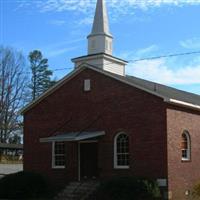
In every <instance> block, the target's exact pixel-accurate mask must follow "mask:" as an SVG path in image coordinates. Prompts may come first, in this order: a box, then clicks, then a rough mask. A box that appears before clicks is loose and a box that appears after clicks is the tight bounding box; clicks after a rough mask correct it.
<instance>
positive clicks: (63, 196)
mask: <svg viewBox="0 0 200 200" xmlns="http://www.w3.org/2000/svg"><path fill="white" fill-rule="evenodd" d="M98 186H99V182H98V181H94V180H91V181H82V182H78V181H77V182H76V181H74V182H71V183H70V184H69V185H67V186H66V187H65V189H64V190H63V191H62V192H60V193H59V194H58V195H57V196H56V197H55V198H54V199H55V200H86V199H87V198H88V197H89V196H90V195H92V194H93V193H94V192H95V190H96V189H97V187H98Z"/></svg>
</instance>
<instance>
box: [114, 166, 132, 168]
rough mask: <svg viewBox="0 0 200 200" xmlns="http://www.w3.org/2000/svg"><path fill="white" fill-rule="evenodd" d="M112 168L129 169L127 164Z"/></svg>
mask: <svg viewBox="0 0 200 200" xmlns="http://www.w3.org/2000/svg"><path fill="white" fill-rule="evenodd" d="M114 169H130V167H129V166H114Z"/></svg>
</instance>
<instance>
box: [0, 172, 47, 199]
mask: <svg viewBox="0 0 200 200" xmlns="http://www.w3.org/2000/svg"><path fill="white" fill-rule="evenodd" d="M45 192H46V183H45V181H44V179H43V177H42V176H41V175H39V174H36V173H33V172H25V171H23V172H18V173H15V174H10V175H7V176H5V177H3V178H2V179H0V198H9V199H27V198H32V197H34V198H37V197H40V196H42V195H43V194H44V193H45Z"/></svg>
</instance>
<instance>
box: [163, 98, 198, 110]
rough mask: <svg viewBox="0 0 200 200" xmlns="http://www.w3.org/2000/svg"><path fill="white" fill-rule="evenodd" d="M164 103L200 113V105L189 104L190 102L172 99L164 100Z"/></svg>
mask: <svg viewBox="0 0 200 200" xmlns="http://www.w3.org/2000/svg"><path fill="white" fill-rule="evenodd" d="M164 102H167V103H169V104H173V105H178V106H181V107H185V108H190V109H193V110H198V111H200V106H199V105H196V104H192V103H188V102H185V101H180V100H177V99H171V98H164Z"/></svg>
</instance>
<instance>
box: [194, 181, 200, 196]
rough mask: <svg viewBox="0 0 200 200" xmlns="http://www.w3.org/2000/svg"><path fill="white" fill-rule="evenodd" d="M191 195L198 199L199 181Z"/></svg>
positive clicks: (199, 192) (199, 193)
mask: <svg viewBox="0 0 200 200" xmlns="http://www.w3.org/2000/svg"><path fill="white" fill-rule="evenodd" d="M193 196H194V197H196V198H199V199H200V183H198V184H196V185H195V186H194V189H193Z"/></svg>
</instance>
